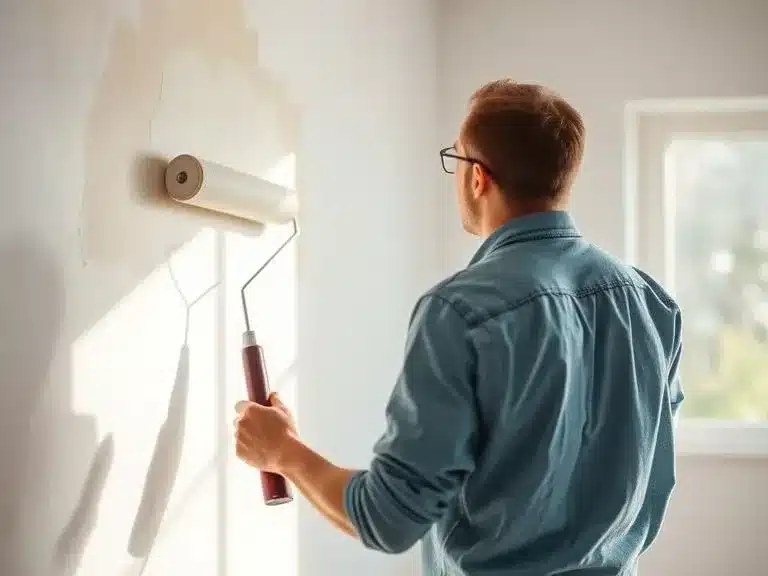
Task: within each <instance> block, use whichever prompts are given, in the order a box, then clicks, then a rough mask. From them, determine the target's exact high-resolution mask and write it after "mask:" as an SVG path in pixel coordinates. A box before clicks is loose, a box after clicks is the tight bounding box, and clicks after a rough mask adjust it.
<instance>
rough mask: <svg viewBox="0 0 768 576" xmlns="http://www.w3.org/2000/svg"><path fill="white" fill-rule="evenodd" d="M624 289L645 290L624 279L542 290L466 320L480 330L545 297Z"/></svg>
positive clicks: (577, 295)
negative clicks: (492, 321) (567, 288)
mask: <svg viewBox="0 0 768 576" xmlns="http://www.w3.org/2000/svg"><path fill="white" fill-rule="evenodd" d="M624 287H631V288H637V289H639V290H645V289H646V288H647V287H646V286H640V285H637V284H635V283H634V282H632V281H631V280H629V279H626V280H614V281H612V282H604V283H601V284H595V285H594V286H590V287H588V288H582V289H580V290H573V291H571V290H550V289H542V290H538V291H536V292H532V293H531V294H529V295H528V296H526V297H524V298H521V299H519V300H517V301H515V302H513V303H512V304H510V305H509V306H506V307H504V308H503V309H501V310H497V311H495V312H494V313H493V314H485V315H478V317H477V318H476V319H474V321H472V320H469V319H467V323H468V324H469V326H470V328H472V329H474V328H480V327H481V326H483V325H484V324H485V323H486V322H490V321H491V320H494V319H495V318H497V317H498V316H501V315H502V314H506V313H508V312H513V311H515V310H517V309H519V308H522V307H523V306H525V305H526V304H530V303H531V302H533V301H535V300H538V299H540V298H543V297H545V296H571V297H573V298H586V297H587V296H592V295H594V294H598V293H600V292H609V291H611V290H615V289H617V288H624Z"/></svg>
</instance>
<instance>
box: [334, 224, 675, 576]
mask: <svg viewBox="0 0 768 576" xmlns="http://www.w3.org/2000/svg"><path fill="white" fill-rule="evenodd" d="M680 353H681V318H680V312H679V309H678V306H677V305H676V304H675V302H674V301H673V300H672V298H671V297H670V296H669V295H667V294H666V293H665V292H664V290H663V289H662V288H661V287H660V286H659V285H658V284H657V283H656V282H654V281H653V280H652V279H651V278H650V277H649V276H648V275H646V274H644V273H643V272H641V271H639V270H637V269H635V268H633V267H630V266H628V265H625V264H623V263H621V262H619V261H618V260H616V259H614V258H612V257H611V256H609V255H607V254H606V253H604V252H602V251H601V250H599V249H598V248H596V247H595V246H593V245H591V244H589V243H588V242H586V241H585V240H584V239H583V238H582V237H581V235H580V234H579V232H578V231H577V229H576V227H575V225H574V223H573V221H572V219H571V217H570V216H569V215H568V214H567V213H565V212H546V213H539V214H534V215H530V216H526V217H523V218H518V219H513V220H511V221H510V222H508V223H507V224H506V225H504V226H503V227H501V228H500V229H498V230H497V231H496V232H494V233H493V235H491V236H490V237H489V238H488V239H487V240H486V241H485V242H484V243H483V245H482V246H481V247H480V249H479V251H478V252H477V254H476V255H475V256H474V258H473V259H472V261H471V262H470V264H469V266H468V267H467V268H466V269H464V270H462V271H461V272H459V273H458V274H456V275H454V276H453V277H451V278H449V279H448V280H446V281H444V282H442V283H440V284H439V285H438V286H436V287H435V288H433V289H432V290H430V291H429V292H428V293H427V294H425V295H424V296H423V297H422V298H421V299H420V300H419V302H418V304H417V305H416V308H415V311H414V313H413V317H412V319H411V324H410V329H409V333H408V338H407V345H406V351H405V361H404V366H403V369H402V373H401V374H400V377H399V379H398V381H397V384H396V386H395V389H394V392H393V394H392V396H391V399H390V401H389V404H388V406H387V412H386V413H387V429H386V431H385V433H384V434H383V436H382V437H381V439H380V440H379V441H378V443H377V445H376V446H375V450H374V452H375V456H374V459H373V461H372V463H371V466H370V469H369V470H367V471H363V472H360V473H357V474H356V475H354V476H353V478H352V480H351V481H350V482H349V484H348V485H347V487H346V490H345V508H346V511H347V514H348V515H349V517H350V519H351V521H352V523H353V525H354V526H355V528H356V529H357V532H358V534H359V536H360V538H361V540H362V542H363V543H364V544H365V545H366V546H367V547H369V548H373V549H376V550H380V551H383V552H388V553H398V552H402V551H405V550H407V549H408V548H410V547H411V546H412V545H413V544H415V543H416V542H417V541H418V540H422V541H423V556H424V568H425V574H426V575H428V576H431V575H434V576H457V575H467V576H517V575H521V576H522V575H526V576H527V575H531V576H533V575H536V576H539V575H547V574H559V575H560V574H566V573H567V574H574V575H577V574H578V575H594V576H597V575H600V576H603V575H631V574H635V572H636V565H637V559H638V556H639V555H640V553H641V552H642V551H643V550H645V549H646V548H647V546H648V545H649V544H650V543H651V541H652V540H653V539H654V538H655V536H656V535H657V533H658V530H659V526H660V524H661V521H662V518H663V516H664V513H665V510H666V506H667V502H668V499H669V496H670V493H671V491H672V488H673V486H674V484H675V463H674V450H673V431H674V428H673V422H674V419H675V415H676V412H677V410H678V408H679V406H680V403H681V401H682V399H683V394H682V390H681V388H680V384H679V382H678V364H679V361H680Z"/></svg>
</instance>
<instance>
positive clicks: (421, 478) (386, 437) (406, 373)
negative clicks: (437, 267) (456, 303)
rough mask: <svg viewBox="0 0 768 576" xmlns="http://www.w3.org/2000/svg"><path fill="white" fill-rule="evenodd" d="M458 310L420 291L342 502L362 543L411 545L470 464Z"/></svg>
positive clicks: (468, 361) (472, 418)
mask: <svg viewBox="0 0 768 576" xmlns="http://www.w3.org/2000/svg"><path fill="white" fill-rule="evenodd" d="M473 350H474V349H473V347H472V345H471V343H470V340H469V334H468V327H467V324H466V322H465V320H464V318H463V317H462V316H461V315H460V314H459V312H457V311H456V310H455V309H454V307H453V306H452V305H451V304H450V303H449V302H447V301H446V300H444V299H442V298H440V297H439V296H436V295H427V296H425V297H424V298H422V299H421V300H420V302H419V303H418V304H417V306H416V308H415V310H414V313H413V316H412V318H411V324H410V328H409V331H408V338H407V344H406V351H405V361H404V365H403V368H402V371H401V373H400V376H399V378H398V380H397V383H396V385H395V388H394V391H393V393H392V395H391V397H390V400H389V403H388V405H387V409H386V417H387V428H386V431H385V433H384V434H383V436H382V437H381V438H380V440H379V441H378V442H377V444H376V446H375V448H374V459H373V462H372V463H371V466H370V469H369V470H367V471H364V472H360V473H358V474H356V475H355V476H353V478H352V479H351V480H350V482H349V483H348V485H347V487H346V489H345V494H344V500H345V502H344V505H345V509H346V512H347V515H348V516H349V518H350V520H351V522H352V524H353V525H354V527H355V528H356V530H357V533H358V535H359V537H360V539H361V540H362V542H363V544H364V545H365V546H366V547H368V548H372V549H375V550H379V551H381V552H387V553H400V552H404V551H405V550H408V549H409V548H411V547H412V546H413V545H414V544H415V543H416V542H417V541H418V540H419V539H421V538H422V537H423V536H424V534H425V533H426V532H427V530H428V529H429V528H430V527H431V525H432V524H433V523H435V522H436V521H437V520H438V519H440V518H441V517H442V515H443V514H444V512H445V510H446V508H447V506H448V505H449V504H450V503H451V501H452V500H453V499H454V498H455V497H456V495H457V494H458V491H459V490H460V488H461V485H462V483H463V481H464V479H465V478H466V476H467V475H468V474H469V473H471V472H472V470H473V469H474V465H475V458H474V452H475V450H474V442H475V437H476V433H477V411H476V402H475V394H474V370H475V359H474V353H473Z"/></svg>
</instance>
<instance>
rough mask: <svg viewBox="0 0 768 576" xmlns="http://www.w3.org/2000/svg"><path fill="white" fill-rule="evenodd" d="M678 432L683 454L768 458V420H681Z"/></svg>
mask: <svg viewBox="0 0 768 576" xmlns="http://www.w3.org/2000/svg"><path fill="white" fill-rule="evenodd" d="M676 434H677V439H676V448H677V452H678V454H680V455H681V456H688V455H693V456H721V457H742V458H750V457H751V458H754V457H764V458H768V422H738V421H728V420H694V419H691V420H681V421H680V423H679V424H678V427H677V432H676Z"/></svg>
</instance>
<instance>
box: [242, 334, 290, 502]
mask: <svg viewBox="0 0 768 576" xmlns="http://www.w3.org/2000/svg"><path fill="white" fill-rule="evenodd" d="M243 340H244V341H243V366H244V368H245V382H246V386H247V387H248V399H249V400H250V401H251V402H256V403H257V404H261V405H262V406H269V380H268V378H267V367H266V363H265V362H264V350H263V349H262V347H261V346H259V345H258V344H257V343H256V338H255V337H254V335H253V332H246V333H245V335H244V338H243ZM261 488H262V491H263V493H264V503H265V504H266V505H267V506H277V505H279V504H287V503H288V502H291V501H292V500H293V496H292V495H291V490H290V488H289V486H288V482H287V481H286V479H285V478H284V477H283V476H281V475H280V474H273V473H271V472H262V473H261Z"/></svg>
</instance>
